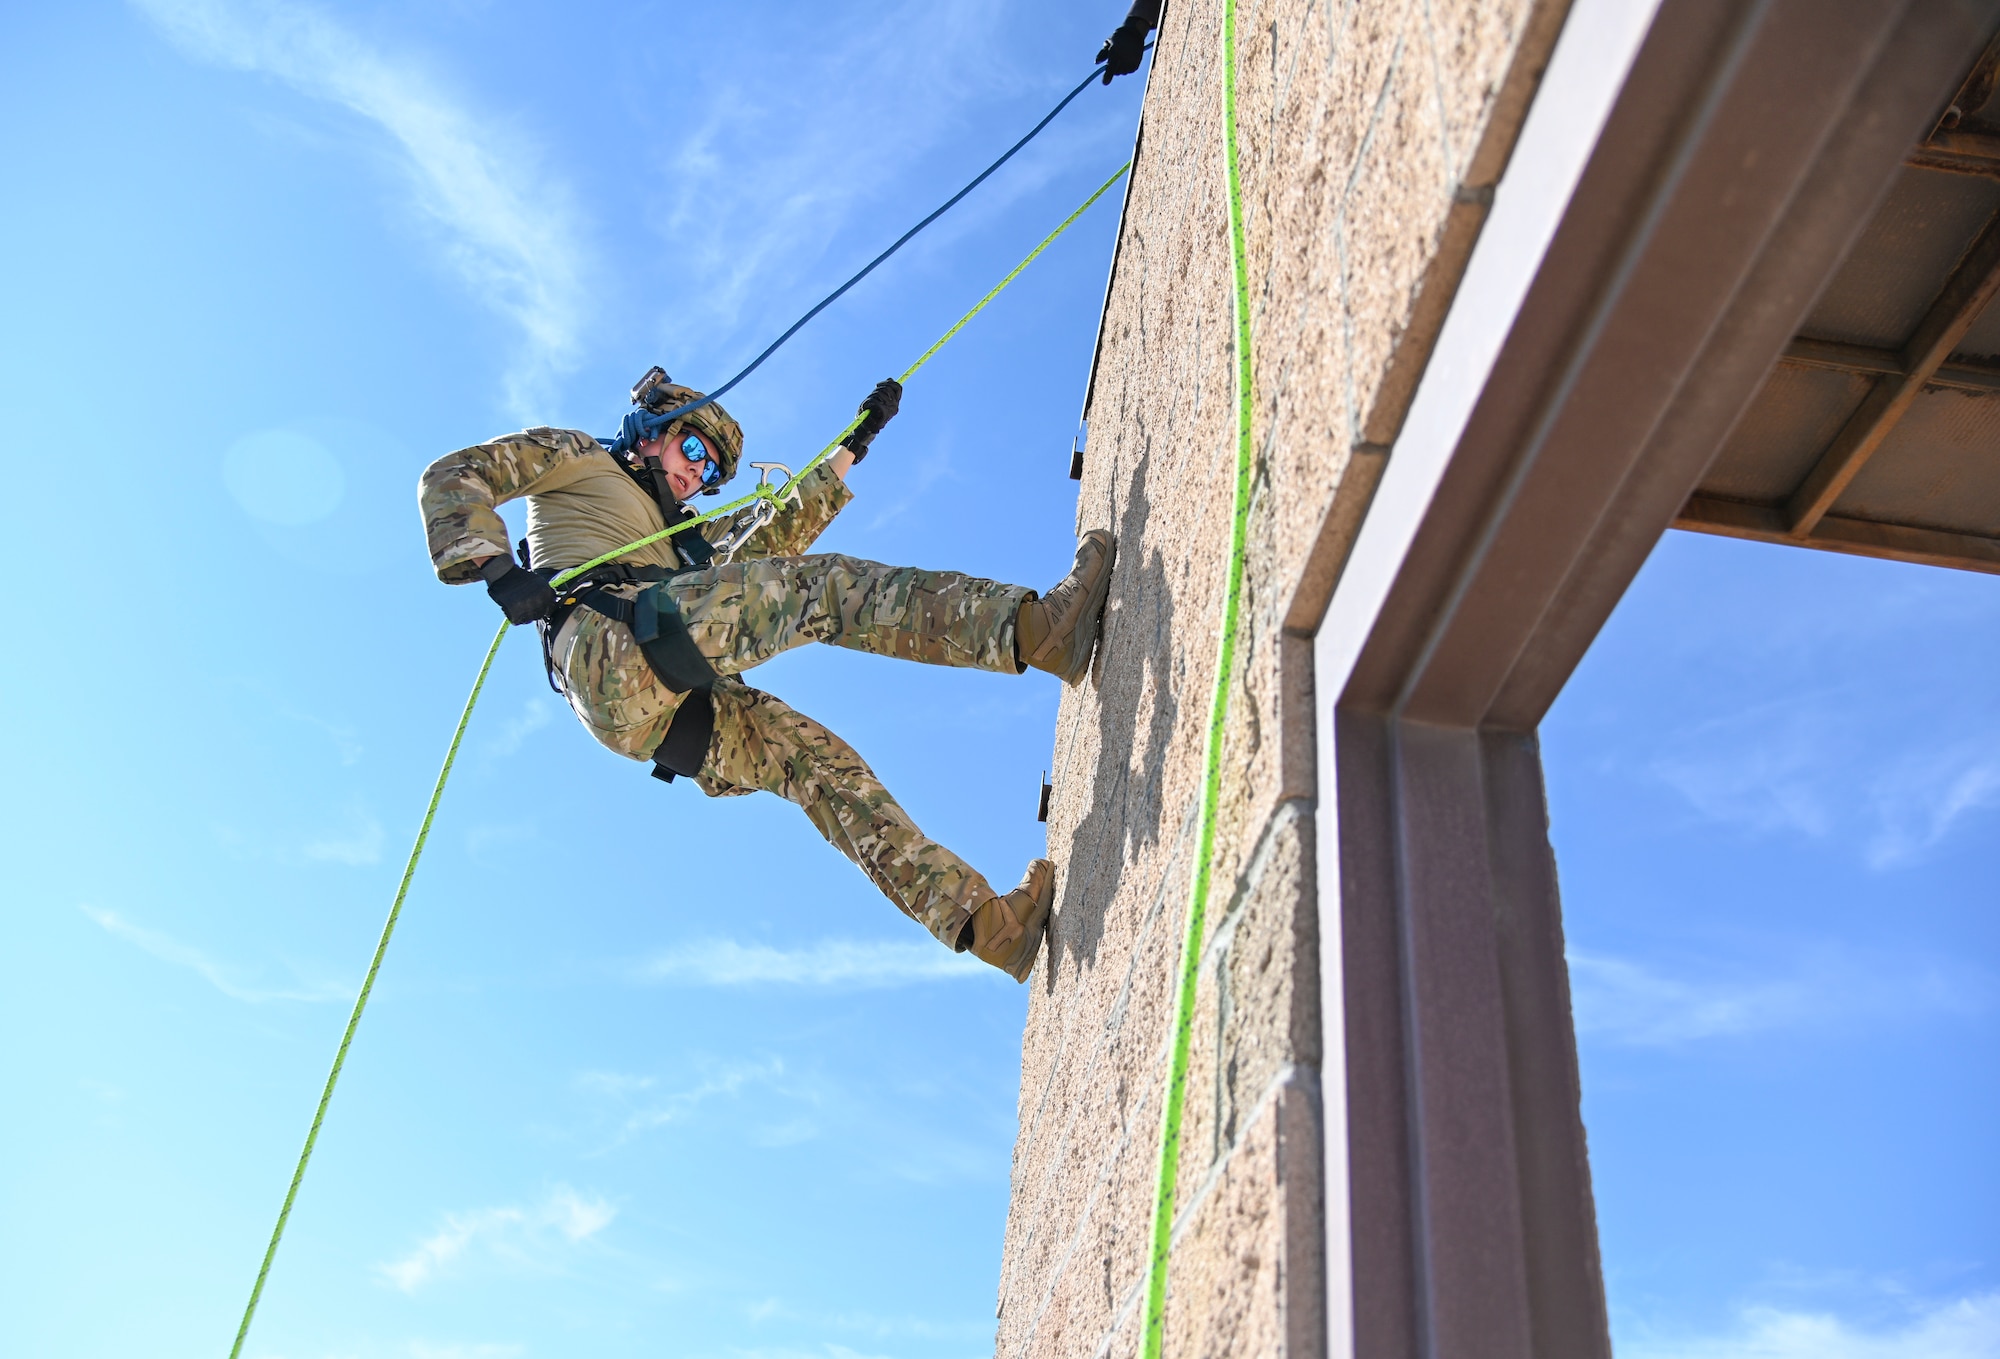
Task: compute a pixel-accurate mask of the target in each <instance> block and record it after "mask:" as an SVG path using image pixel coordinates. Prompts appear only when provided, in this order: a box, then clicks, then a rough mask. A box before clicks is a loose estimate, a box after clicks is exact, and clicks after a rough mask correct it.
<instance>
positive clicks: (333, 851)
mask: <svg viewBox="0 0 2000 1359" xmlns="http://www.w3.org/2000/svg"><path fill="white" fill-rule="evenodd" d="M382 839H383V831H382V823H381V822H380V821H378V820H376V819H375V815H374V813H372V812H370V811H369V810H368V809H367V808H365V807H361V806H354V807H350V808H349V809H348V811H347V813H346V815H345V816H343V817H342V818H341V821H340V823H339V824H338V825H334V826H327V827H324V828H323V829H321V830H320V831H319V832H317V833H315V834H312V835H309V836H307V837H306V840H305V843H303V844H302V845H300V846H299V853H300V854H301V855H302V856H303V857H304V858H305V859H306V860H307V861H309V862H311V863H322V864H345V865H347V866H348V867H349V868H366V867H368V866H369V865H370V864H376V863H380V862H381V861H382Z"/></svg>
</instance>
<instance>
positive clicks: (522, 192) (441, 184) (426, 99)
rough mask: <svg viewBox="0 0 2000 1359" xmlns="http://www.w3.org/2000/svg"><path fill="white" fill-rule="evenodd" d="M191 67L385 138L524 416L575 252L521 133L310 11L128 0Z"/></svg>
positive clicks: (559, 351) (573, 336)
mask: <svg viewBox="0 0 2000 1359" xmlns="http://www.w3.org/2000/svg"><path fill="white" fill-rule="evenodd" d="M133 3H134V4H135V5H136V6H137V7H138V8H139V9H140V10H142V11H144V12H145V13H146V14H147V15H149V16H150V17H151V18H152V19H153V21H154V22H155V23H157V24H158V25H159V26H160V28H161V29H162V30H163V31H165V32H166V33H167V34H168V35H169V36H170V37H171V38H172V39H173V40H174V41H175V42H177V43H178V44H180V45H181V46H182V47H183V48H184V49H185V50H186V51H188V52H189V53H191V54H192V55H194V56H195V57H197V58H199V59H201V60H204V61H210V62H214V63H216V64H218V65H223V66H230V67H235V68H237V69H239V70H246V71H257V72H261V73H263V74H265V75H269V76H273V77H275V78H276V79H278V80H282V81H284V82H285V83H286V84H287V85H290V86H291V87H292V88H294V89H296V90H298V91H299V92H300V93H302V94H304V95H307V96H309V97H311V98H315V99H323V100H326V101H328V102H329V103H333V104H337V105H339V106H341V107H343V108H345V109H347V110H349V111H350V112H352V113H355V114H357V115H359V116H360V117H362V118H365V119H367V120H368V121H369V122H371V123H374V124H375V125H376V126H377V127H379V128H380V129H381V131H382V132H383V133H385V134H387V136H388V137H389V138H390V140H391V142H392V143H393V145H394V147H395V149H396V151H397V153H398V162H399V165H400V168H401V169H402V170H403V171H404V173H405V175H406V176H407V178H408V180H409V183H410V184H411V186H412V188H413V189H414V191H415V199H416V202H417V204H418V205H419V207H420V208H421V209H422V211H423V212H424V214H425V215H426V216H427V217H428V218H429V219H430V221H431V222H432V224H433V225H434V226H435V227H436V228H437V229H438V233H439V241H440V244H441V246H442V248H443V253H444V257H445V259H446V261H447V262H448V263H449V265H450V266H451V267H452V269H453V270H455V271H456V272H457V274H458V275H459V277H460V279H461V280H462V281H463V282H464V283H465V285H466V286H467V288H468V289H469V290H470V291H471V292H472V293H473V295H474V296H476V297H477V298H478V299H479V300H480V301H482V302H484V303H486V304H487V305H488V306H490V307H492V308H493V309H494V310H495V311H497V312H499V313H500V314H501V315H503V316H505V317H507V318H508V319H509V320H511V321H513V322H514V323H515V324H517V325H518V326H519V327H520V329H521V332H522V336H523V345H522V351H521V354H520V356H519V358H518V360H517V362H516V363H515V365H514V366H513V368H512V370H511V371H510V372H509V373H508V374H507V377H506V389H507V396H508V399H509V402H510V403H511V405H512V406H513V407H514V408H515V413H516V414H520V415H523V417H524V418H525V416H526V414H527V413H528V412H530V411H531V410H532V409H533V408H534V407H535V406H536V405H538V404H540V403H542V402H543V401H544V400H545V399H546V396H547V389H548V387H549V385H550V383H551V380H552V379H553V378H554V377H555V376H556V375H558V374H560V373H562V372H564V371H566V370H568V369H569V368H571V367H572V366H573V365H574V363H575V360H576V353H577V347H578V337H579V333H580V331H581V329H582V326H583V319H584V315H583V314H584V305H583V294H584V288H583V284H582V278H583V275H584V273H585V272H586V262H585V258H584V251H583V249H582V247H581V245H580V244H579V229H578V226H577V222H576V214H575V211H574V209H573V208H572V206H571V200H570V196H569V194H568V193H567V191H566V190H565V189H564V187H563V186H562V185H560V184H559V183H556V182H554V181H553V180H551V179H550V178H549V177H547V176H546V175H544V174H542V173H541V172H540V171H539V169H538V167H537V166H536V165H535V164H534V163H533V160H532V158H531V157H529V156H528V155H527V154H526V153H525V152H524V150H523V146H524V144H525V142H526V140H527V139H526V137H525V136H524V135H523V134H522V132H521V131H520V130H519V129H512V128H503V127H500V126H498V125H497V124H496V119H495V116H494V114H493V111H491V110H479V111H476V112H475V111H474V110H472V109H470V108H466V107H462V106H461V105H460V104H459V103H458V102H456V101H455V100H454V99H453V98H452V97H451V95H450V94H448V93H447V92H446V91H445V90H444V89H443V88H441V84H440V82H439V80H438V79H437V78H436V77H435V76H434V75H433V74H432V73H430V72H427V71H425V70H424V69H422V67H421V66H420V64H419V63H417V62H416V61H414V60H412V59H410V58H409V57H406V56H399V55H395V54H391V53H388V52H385V51H382V50H379V49H378V48H376V47H374V46H372V45H370V44H369V43H368V42H366V41H364V40H363V39H362V38H360V37H358V36H356V35H355V34H353V33H351V32H350V31H348V30H347V29H346V28H344V27H342V26H341V25H340V24H339V23H337V22H335V21H334V20H333V19H331V18H329V17H328V16H326V15H325V14H323V13H321V12H320V11H319V10H317V9H314V8H311V7H309V6H307V5H303V4H297V3H289V2H288V0H133Z"/></svg>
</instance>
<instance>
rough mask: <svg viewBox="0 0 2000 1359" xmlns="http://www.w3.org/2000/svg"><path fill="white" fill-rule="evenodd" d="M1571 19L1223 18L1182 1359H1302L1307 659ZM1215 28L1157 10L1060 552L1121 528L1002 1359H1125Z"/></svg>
mask: <svg viewBox="0 0 2000 1359" xmlns="http://www.w3.org/2000/svg"><path fill="white" fill-rule="evenodd" d="M1565 8H1566V0H1484V2H1483V3H1482V2H1480V0H1244V2H1243V3H1242V5H1241V8H1240V9H1239V11H1238V20H1237V23H1238V34H1239V48H1240V60H1241V67H1240V71H1239V77H1238V89H1239V105H1238V107H1239V116H1240V120H1241V129H1242V142H1241V147H1240V157H1241V167H1242V173H1243V182H1244V200H1245V211H1246V215H1247V216H1246V226H1247V238H1248V246H1249V260H1250V280H1251V293H1252V299H1253V306H1254V308H1255V315H1254V318H1253V329H1254V334H1255V346H1256V356H1255V357H1256V365H1257V390H1256V448H1257V459H1258V461H1257V468H1256V475H1255V490H1254V496H1253V502H1252V509H1251V518H1250V555H1249V568H1248V572H1247V574H1246V578H1245V593H1244V596H1243V612H1242V623H1241V627H1242V630H1243V631H1242V637H1241V642H1240V645H1239V650H1238V653H1237V654H1238V660H1237V665H1238V673H1237V674H1236V676H1235V698H1234V701H1233V704H1232V707H1231V709H1230V714H1229V736H1228V743H1227V747H1226V750H1225V757H1224V761H1223V769H1224V795H1223V801H1222V804H1221V808H1220V818H1219V821H1218V825H1217V842H1216V844H1217V850H1216V875H1215V885H1214V888H1213V892H1212V896H1211V899H1210V903H1209V912H1208V921H1209V924H1208V932H1207V938H1206V940H1205V942H1204V945H1203V960H1202V971H1201V983H1200V993H1199V1005H1198V1009H1197V1014H1196V1019H1195V1030H1194V1032H1195V1041H1194V1052H1193V1063H1192V1066H1191V1069H1190V1075H1189V1091H1188V1102H1187V1112H1186V1122H1185V1125H1184V1131H1183V1142H1182V1158H1183V1159H1182V1164H1181V1167H1180V1200H1179V1211H1178V1215H1177V1218H1176V1224H1175V1245H1174V1254H1173V1268H1172V1275H1171V1279H1172V1293H1171V1297H1170V1301H1169V1308H1168V1319H1167V1327H1168V1329H1167V1352H1168V1353H1169V1354H1170V1355H1172V1356H1174V1357H1175V1359H1181V1357H1182V1356H1195V1355H1220V1354H1244V1355H1247V1354H1281V1353H1282V1354H1296V1355H1311V1354H1315V1353H1318V1352H1319V1351H1320V1350H1321V1348H1322V1345H1323V1341H1322V1336H1323V1330H1324V1323H1323V1321H1322V1319H1321V1317H1320V1314H1319V1307H1320V1303H1321V1281H1320V1273H1321V1259H1320V1256H1321V1249H1320V1237H1321V1232H1322V1227H1321V1220H1320V1207H1319V1205H1320V1188H1319V1179H1320V1165H1321V1157H1322V1146H1321V1137H1320V1129H1319V1110H1320V1100H1319V1075H1318V1072H1319V1065H1320V1051H1319V1005H1320V996H1319V993H1318V987H1317V971H1318V969H1317V949H1318V942H1317V939H1316V937H1315V928H1314V924H1315V910H1316V907H1315V895H1314V893H1315V886H1314V882H1315V879H1314V862H1313V858H1314V823H1313V803H1312V798H1313V789H1314V784H1313V769H1312V755H1313V737H1312V728H1311V705H1312V696H1311V693H1310V671H1309V650H1310V644H1309V641H1308V640H1307V639H1308V637H1309V634H1310V632H1311V630H1312V628H1313V627H1314V626H1315V625H1316V623H1317V621H1318V618H1319V615H1320V613H1321V611H1322V610H1323V608H1324V604H1325V601H1326V598H1327V596H1328V595H1329V594H1330V593H1331V590H1332V587H1333V583H1334V579H1335V576H1336V574H1337V571H1338V568H1339V565H1340V562H1341V561H1342V560H1343V558H1344V556H1345V552H1346V549H1347V547H1348V545H1349V543H1350V542H1351V540H1352V531H1353V527H1354V525H1355V524H1356V523H1357V522H1358V520H1359V517H1360V515H1361V513H1362V512H1363V511H1364V510H1365V508H1366V505H1367V501H1368V497H1369V495H1370V494H1371V493H1372V491H1373V488H1374V485H1375V482H1376V479H1377V478H1378V477H1379V475H1380V471H1381V467H1382V464H1383V462H1384V460H1385V458H1386V456H1387V450H1388V448H1389V446H1390V445H1391V444H1392V443H1393V441H1394V439H1395V436H1396V432H1397V429H1398V427H1399V425H1400V423H1401V420H1402V417H1403V414H1404V412H1405V410H1406V409H1407V406H1408V402H1409V398H1410V394H1411V392H1412V390H1413V389H1414V387H1415V384H1416V381H1417V379H1418V378H1419V377H1420V376H1421V374H1422V369H1423V364H1424V361H1425V359H1426V357H1427V356H1428V354H1429V352H1430V347H1431V343H1432V341H1433V339H1434V338H1435V335H1436V331H1437V327H1438V325H1439V324H1440V323H1441V321H1442V318H1443V314H1444V310H1445V307H1446V305H1447V304H1448V302H1449V300H1450V298H1451V295H1452V292H1453V290H1454V288H1455V286H1456V283H1457V280H1458V278H1459V275H1460V273H1461V271H1462V269H1463V266H1464V262H1465V258H1466V255H1467V253H1468V252H1469V250H1470V249H1471V246H1472V243H1473V241H1474V240H1475V239H1476V236H1477V233H1478V229H1479V226H1480V224H1481V222H1482V221H1483V220H1484V216H1485V205H1486V204H1487V202H1489V201H1490V198H1491V190H1492V186H1493V184H1494V183H1495V182H1496V181H1497V180H1498V178H1499V176H1500V172H1501V170H1502V169H1503V168H1504V166H1505V162H1506V157H1507V153H1508V151H1509V150H1510V149H1511V147H1512V145H1513V141H1514V136H1515V133H1516V132H1517V131H1518V129H1519V124H1520V119H1521V116H1522V114H1523V112H1524V110H1525V107H1526V103H1527V101H1528V99H1529V98H1530V97H1531V96H1532V94H1533V91H1534V87H1535V83H1536V80H1537V79H1538V77H1539V75H1540V72H1541V68H1542V66H1543V64H1544V63H1545V61H1546V59H1547V54H1548V50H1549V48H1550V46H1551V45H1552V43H1553V41H1554V38H1555V34H1556V31H1557V29H1558V28H1559V26H1560V24H1561V20H1562V16H1563V13H1564V10H1565ZM1106 16H1107V24H1108V23H1110V22H1112V21H1113V20H1114V19H1115V16H1114V15H1112V13H1111V12H1110V11H1107V12H1106ZM1220 33H1221V5H1220V0H1171V3H1170V4H1169V5H1168V8H1167V12H1166V14H1165V16H1164V19H1163V22H1162V26H1161V30H1160V33H1159V46H1158V48H1157V50H1156V52H1155V54H1154V68H1153V71H1152V74H1151V77H1150V81H1151V83H1150V85H1149V88H1148V91H1147V96H1146V106H1145V112H1144V118H1143V124H1142V132H1141V139H1140V150H1139V157H1138V161H1137V164H1136V166H1135V169H1134V174H1133V180H1132V185H1131V190H1130V196H1129V199H1128V201H1127V205H1126V211H1125V217H1124V222H1123V226H1122V229H1121V233H1120V238H1119V243H1118V253H1117V259H1116V264H1115V267H1114V271H1113V278H1112V287H1111V295H1110V299H1109V303H1108V307H1107V311H1106V315H1105V318H1104V328H1103V333H1102V336H1101V339H1100V349H1099V355H1098V365H1097V369H1096V373H1095V378H1094V382H1093V387H1092V392H1091V398H1090V406H1089V423H1090V438H1089V445H1088V450H1087V455H1086V458H1085V464H1084V480H1083V486H1082V491H1081V497H1080V501H1079V505H1078V514H1077V523H1078V526H1079V528H1089V527H1096V526H1109V527H1111V528H1112V529H1113V531H1114V532H1116V533H1117V534H1118V538H1119V559H1118V568H1117V573H1116V576H1115V579H1114V581H1113V585H1112V591H1111V600H1110V605H1109V608H1108V611H1107V614H1106V620H1105V637H1104V645H1103V648H1102V649H1101V651H1100V653H1099V657H1098V662H1097V668H1096V671H1095V673H1094V674H1093V675H1092V677H1091V679H1090V680H1089V681H1088V682H1086V683H1085V684H1083V685H1081V686H1078V687H1076V688H1074V689H1072V690H1070V691H1069V692H1068V693H1067V694H1066V695H1065V698H1064V701H1063V706H1062V711H1061V714H1060V716H1059V718H1058V722H1057V730H1056V741H1055V755H1054V773H1053V781H1054V784H1055V795H1054V799H1053V803H1052V809H1051V814H1050V822H1049V849H1050V852H1051V855H1052V857H1053V858H1054V859H1055V860H1056V862H1057V864H1058V865H1059V868H1060V872H1061V877H1060V882H1059V889H1058V897H1057V906H1056V915H1055V918H1054V921H1053V923H1052V925H1051V928H1050V942H1049V948H1048V951H1047V953H1046V954H1045V955H1044V959H1043V962H1042V964H1041V966H1040V968H1039V969H1038V970H1037V972H1036V974H1035V976H1034V979H1033V981H1032V982H1031V989H1032V992H1033V995H1032V998H1031V1000H1030V1004H1029V1012H1028V1022H1027V1029H1026V1032H1025V1034H1024V1036H1023V1040H1022V1067H1021V1106H1020V1134H1019V1140H1018V1142H1017V1143H1016V1146H1015V1152H1014V1171H1013V1197H1012V1204H1011V1208H1010V1212H1009V1216H1008V1224H1007V1238H1006V1247H1005V1256H1004V1260H1003V1264H1002V1270H1001V1280H1000V1297H999V1334H998V1342H997V1353H998V1354H999V1355H1000V1356H1002V1359H1015V1357H1016V1356H1026V1355H1038V1356H1039V1355H1076V1356H1095V1355H1107V1356H1118V1357H1119V1359H1122V1357H1123V1356H1127V1355H1131V1354H1134V1353H1136V1352H1137V1348H1138V1337H1139V1331H1140V1311H1141V1306H1142V1295H1143V1291H1144V1268H1145V1257H1146V1238H1147V1230H1148V1226H1149V1223H1150V1215H1151V1205H1152V1198H1153V1175H1154V1161H1155V1157H1156V1156H1157V1154H1158V1143H1159V1131H1160V1129H1159V1121H1160V1097H1161V1093H1162V1088H1163V1083H1164V1080H1165V1074H1166V1037H1167V1029H1168V1021H1169V1017H1170V1012H1171V1004H1172V982H1173V976H1174V973H1175V970H1176V966H1177V959H1178V953H1179V944H1180V936H1181V930H1182V922H1183V920H1184V917H1185V911H1186V907H1187V892H1188V875H1189V862H1188V860H1189V855H1190V850H1191V841H1192V838H1193V828H1194V817H1195V805H1196V798H1197V795H1198V791H1199V790H1198V782H1199V778H1200V765H1201V728H1202V724H1203V720H1204V718H1205V716H1206V713H1207V707H1208V702H1209V694H1210V690H1211V688H1212V686H1213V684H1214V670H1215V656H1216V634H1215V629H1216V619H1217V617H1218V614H1219V611H1220V594H1221V588H1222V582H1223V569H1224V555H1225V553H1226V550H1227V545H1228V535H1229V500H1228V496H1229V480H1230V475H1229V474H1230V467H1231V460H1232V457H1233V445H1232V442H1231V427H1230V399H1231V362H1230V344H1231V318H1230V309H1229V292H1228V279H1229V259H1228V242H1227V225H1226V218H1225V215H1224V195H1223V175H1222V162H1221V152H1222V146H1221V128H1222V115H1221V78H1220V67H1219V59H1220V46H1221V43H1220Z"/></svg>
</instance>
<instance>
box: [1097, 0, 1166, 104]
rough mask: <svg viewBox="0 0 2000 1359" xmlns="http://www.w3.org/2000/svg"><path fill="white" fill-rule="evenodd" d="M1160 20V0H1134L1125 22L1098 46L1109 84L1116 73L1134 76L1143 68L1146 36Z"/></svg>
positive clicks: (1105, 80) (1098, 55) (1099, 57)
mask: <svg viewBox="0 0 2000 1359" xmlns="http://www.w3.org/2000/svg"><path fill="white" fill-rule="evenodd" d="M1159 22H1160V0H1132V12H1131V13H1130V14H1127V15H1126V16H1125V22H1124V23H1122V24H1120V25H1118V27H1117V28H1115V29H1113V30H1112V33H1111V36H1110V37H1108V38H1106V39H1105V40H1104V46H1102V47H1100V48H1098V49H1097V60H1098V61H1100V62H1102V63H1104V83H1105V84H1107V85H1109V84H1110V83H1111V77H1113V76H1122V75H1130V74H1132V72H1134V71H1136V70H1138V69H1139V60H1140V58H1142V57H1144V56H1145V55H1146V35H1147V34H1148V33H1151V32H1152V31H1153V29H1154V28H1155V27H1157V26H1158V24H1159Z"/></svg>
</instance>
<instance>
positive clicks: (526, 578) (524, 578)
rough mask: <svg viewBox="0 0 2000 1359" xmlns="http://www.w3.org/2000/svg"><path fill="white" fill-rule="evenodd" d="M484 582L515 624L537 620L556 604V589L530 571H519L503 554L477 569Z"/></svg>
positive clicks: (545, 616) (488, 590)
mask: <svg viewBox="0 0 2000 1359" xmlns="http://www.w3.org/2000/svg"><path fill="white" fill-rule="evenodd" d="M479 574H480V576H481V577H482V578H483V579H484V580H485V581H486V593H487V594H489V595H491V596H493V602H494V603H495V604H498V605H499V606H500V612H502V613H504V614H506V615H507V621H508V622H509V623H513V624H516V625H519V624H522V623H538V622H540V621H541V620H542V619H544V618H547V617H548V616H549V614H550V612H551V611H553V610H554V609H555V607H556V592H555V591H554V590H552V589H550V588H549V583H548V582H547V581H545V580H543V579H542V578H541V577H540V576H538V575H536V574H535V573H534V572H533V571H523V570H522V569H521V568H520V567H518V566H516V565H514V563H513V562H511V561H509V560H508V559H507V558H505V557H495V558H493V559H492V560H491V561H489V562H487V563H486V565H484V566H482V567H480V568H479Z"/></svg>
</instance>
